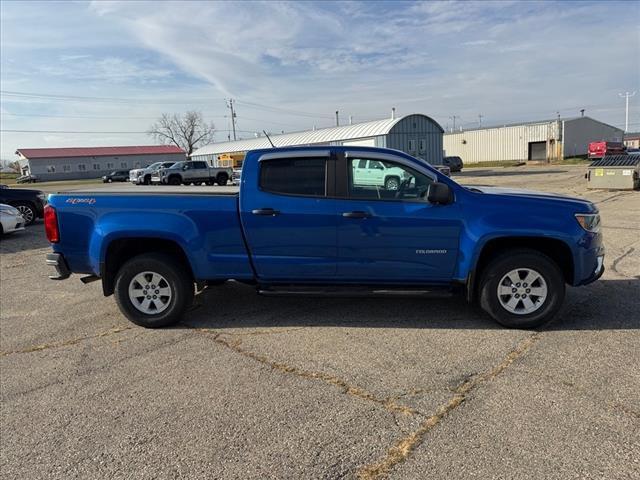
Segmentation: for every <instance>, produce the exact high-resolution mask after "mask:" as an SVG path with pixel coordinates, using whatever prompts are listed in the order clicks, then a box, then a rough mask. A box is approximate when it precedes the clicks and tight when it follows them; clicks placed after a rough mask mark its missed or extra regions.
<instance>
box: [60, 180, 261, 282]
mask: <svg viewBox="0 0 640 480" xmlns="http://www.w3.org/2000/svg"><path fill="white" fill-rule="evenodd" d="M125 187H126V186H125ZM131 187H133V188H134V189H135V191H133V192H127V191H125V192H119V191H106V192H101V191H99V190H101V189H98V191H96V190H95V189H94V191H92V192H90V191H87V192H84V191H73V192H68V193H60V194H52V195H50V197H49V203H50V204H51V205H52V206H53V207H54V208H55V209H56V211H57V214H58V222H59V225H60V230H61V232H62V234H61V238H60V242H59V243H57V244H54V245H53V249H54V252H64V255H65V258H66V261H67V262H68V264H69V267H70V269H71V271H74V272H79V273H87V274H93V275H98V276H101V275H102V273H103V272H102V270H103V265H104V263H105V261H106V257H107V255H108V252H107V251H106V248H105V246H107V245H110V244H113V242H114V241H117V240H118V239H125V238H126V239H140V242H139V243H140V244H141V245H144V244H145V242H146V243H149V242H150V241H152V240H153V239H166V240H171V241H175V242H176V243H178V245H180V246H181V247H182V249H183V250H184V252H185V254H186V256H187V260H188V261H189V263H190V264H191V267H192V269H193V273H194V276H195V278H196V280H198V279H215V278H238V279H242V278H252V276H253V273H252V270H251V266H250V263H249V258H248V255H247V251H246V247H245V244H244V240H243V237H242V227H241V225H240V220H239V217H238V194H237V193H234V192H229V193H223V192H217V191H215V190H213V189H212V187H187V186H173V187H166V188H156V187H146V188H145V187H137V186H135V185H131Z"/></svg>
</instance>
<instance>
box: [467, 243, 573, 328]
mask: <svg viewBox="0 0 640 480" xmlns="http://www.w3.org/2000/svg"><path fill="white" fill-rule="evenodd" d="M564 294H565V284H564V277H563V275H562V272H561V271H560V268H558V265H557V264H556V263H555V262H554V261H553V260H551V259H550V258H549V257H547V256H546V255H544V254H542V253H540V252H537V251H535V250H528V249H518V250H512V251H509V252H507V253H504V254H503V255H500V256H499V257H497V258H495V259H494V260H493V261H492V262H491V263H489V265H488V266H487V267H486V268H485V270H484V273H483V275H482V279H481V281H480V305H481V307H482V309H483V310H485V311H486V312H487V313H489V315H491V316H492V317H493V318H494V320H496V321H497V322H498V323H500V324H501V325H504V326H505V327H509V328H535V327H538V326H540V325H543V324H545V323H547V322H548V321H550V320H551V319H552V318H553V317H554V316H555V314H556V313H558V310H560V307H561V306H562V302H563V300H564Z"/></svg>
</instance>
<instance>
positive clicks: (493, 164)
mask: <svg viewBox="0 0 640 480" xmlns="http://www.w3.org/2000/svg"><path fill="white" fill-rule="evenodd" d="M524 163H525V162H517V161H514V160H508V161H504V160H494V161H491V162H478V163H465V164H464V167H463V170H464V169H467V168H488V167H517V166H519V165H522V164H524Z"/></svg>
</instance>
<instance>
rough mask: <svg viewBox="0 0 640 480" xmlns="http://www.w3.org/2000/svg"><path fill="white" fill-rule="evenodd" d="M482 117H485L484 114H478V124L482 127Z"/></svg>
mask: <svg viewBox="0 0 640 480" xmlns="http://www.w3.org/2000/svg"><path fill="white" fill-rule="evenodd" d="M482 117H484V115H478V125H479V126H480V128H482Z"/></svg>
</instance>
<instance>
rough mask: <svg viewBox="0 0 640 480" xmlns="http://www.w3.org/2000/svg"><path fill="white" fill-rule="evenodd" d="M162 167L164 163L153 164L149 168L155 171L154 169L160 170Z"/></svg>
mask: <svg viewBox="0 0 640 480" xmlns="http://www.w3.org/2000/svg"><path fill="white" fill-rule="evenodd" d="M160 165H162V162H156V163H152V164H151V165H149V166H148V167H147V168H148V169H150V170H154V169H156V168H158V167H159V166H160Z"/></svg>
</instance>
